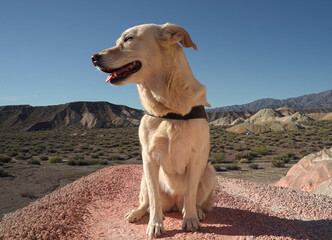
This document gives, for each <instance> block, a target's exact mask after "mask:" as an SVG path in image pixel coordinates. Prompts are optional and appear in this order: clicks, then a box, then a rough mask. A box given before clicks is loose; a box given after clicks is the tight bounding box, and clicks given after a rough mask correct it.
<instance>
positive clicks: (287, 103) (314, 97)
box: [209, 89, 332, 112]
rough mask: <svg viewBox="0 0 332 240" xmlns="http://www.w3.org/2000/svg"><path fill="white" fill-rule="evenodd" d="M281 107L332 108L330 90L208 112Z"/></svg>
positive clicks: (270, 99)
mask: <svg viewBox="0 0 332 240" xmlns="http://www.w3.org/2000/svg"><path fill="white" fill-rule="evenodd" d="M281 107H287V108H293V109H297V110H300V109H320V108H332V89H331V90H328V91H325V92H321V93H317V94H309V95H304V96H300V97H295V98H288V99H284V100H278V99H272V98H265V99H260V100H257V101H254V102H251V103H248V104H243V105H233V106H226V107H219V108H213V109H210V110H209V112H224V111H259V110H261V109H263V108H272V109H277V108H281Z"/></svg>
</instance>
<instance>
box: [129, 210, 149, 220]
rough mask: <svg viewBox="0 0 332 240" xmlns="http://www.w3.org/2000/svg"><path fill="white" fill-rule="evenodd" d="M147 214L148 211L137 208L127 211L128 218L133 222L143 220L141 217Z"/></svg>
mask: <svg viewBox="0 0 332 240" xmlns="http://www.w3.org/2000/svg"><path fill="white" fill-rule="evenodd" d="M145 214H146V211H144V210H142V209H135V210H132V211H130V212H129V213H127V215H126V219H127V221H128V222H130V223H133V222H137V221H139V220H141V218H142V217H143V216H144V215H145Z"/></svg>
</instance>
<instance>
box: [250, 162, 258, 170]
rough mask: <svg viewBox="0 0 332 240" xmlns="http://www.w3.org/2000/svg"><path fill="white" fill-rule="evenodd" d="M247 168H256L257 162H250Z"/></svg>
mask: <svg viewBox="0 0 332 240" xmlns="http://www.w3.org/2000/svg"><path fill="white" fill-rule="evenodd" d="M249 168H251V169H258V168H259V165H258V164H257V163H251V164H249Z"/></svg>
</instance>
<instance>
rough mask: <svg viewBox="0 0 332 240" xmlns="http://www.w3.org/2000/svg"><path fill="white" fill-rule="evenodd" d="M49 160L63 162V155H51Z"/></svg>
mask: <svg viewBox="0 0 332 240" xmlns="http://www.w3.org/2000/svg"><path fill="white" fill-rule="evenodd" d="M48 161H49V162H50V163H62V157H60V156H54V157H50V159H49V160H48Z"/></svg>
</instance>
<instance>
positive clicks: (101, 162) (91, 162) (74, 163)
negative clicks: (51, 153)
mask: <svg viewBox="0 0 332 240" xmlns="http://www.w3.org/2000/svg"><path fill="white" fill-rule="evenodd" d="M67 164H68V165H70V166H89V165H108V161H107V160H97V159H91V160H84V159H73V158H72V159H70V160H69V161H68V162H67Z"/></svg>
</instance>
